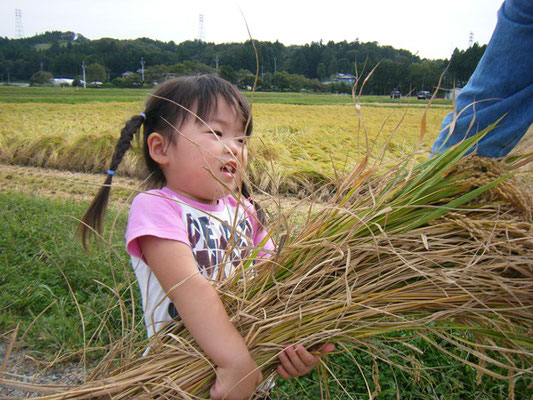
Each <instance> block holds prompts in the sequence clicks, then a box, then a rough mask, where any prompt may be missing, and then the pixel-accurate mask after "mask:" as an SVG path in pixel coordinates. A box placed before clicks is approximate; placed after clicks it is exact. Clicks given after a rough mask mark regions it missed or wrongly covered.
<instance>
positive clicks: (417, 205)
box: [0, 139, 533, 400]
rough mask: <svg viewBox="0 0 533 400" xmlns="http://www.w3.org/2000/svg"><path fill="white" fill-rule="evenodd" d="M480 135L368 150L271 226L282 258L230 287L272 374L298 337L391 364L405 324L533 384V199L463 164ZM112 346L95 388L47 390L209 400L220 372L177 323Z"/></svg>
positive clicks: (506, 177)
mask: <svg viewBox="0 0 533 400" xmlns="http://www.w3.org/2000/svg"><path fill="white" fill-rule="evenodd" d="M473 140H474V139H468V140H466V141H465V142H464V143H462V144H461V145H460V146H458V147H456V148H454V149H452V150H451V151H448V152H446V153H443V154H441V155H439V156H438V157H435V158H433V159H430V160H426V161H424V162H422V163H419V164H417V165H416V166H415V167H413V168H410V167H409V165H411V161H412V160H411V159H410V158H409V157H406V158H404V159H402V160H400V162H398V163H397V164H395V165H394V166H393V167H389V168H387V170H386V171H382V170H380V169H379V168H374V167H372V166H371V164H368V163H367V161H368V160H365V159H363V161H362V162H361V164H359V166H358V167H357V168H356V169H355V170H353V171H352V173H351V174H350V176H349V177H348V178H347V179H346V180H344V181H343V182H342V184H341V185H340V186H339V187H338V188H337V191H336V193H337V194H336V196H335V197H334V199H332V200H331V202H330V204H329V205H328V206H326V207H325V208H324V209H323V210H322V212H321V213H320V214H318V215H316V216H315V218H314V219H313V220H311V221H309V222H308V223H307V224H306V226H305V227H304V228H303V229H302V230H301V231H299V232H293V231H292V229H291V226H290V225H287V226H285V225H284V224H283V220H281V221H280V223H279V224H278V225H275V226H274V228H273V230H277V231H280V230H284V231H285V233H286V236H285V237H286V240H284V241H281V242H280V244H279V247H280V248H279V251H278V253H277V254H275V255H274V256H273V257H272V258H271V259H270V260H267V261H266V262H265V263H263V264H258V265H253V263H252V262H251V261H245V262H244V263H243V264H242V268H238V269H237V270H236V273H235V276H233V277H230V278H229V279H228V280H226V281H224V282H223V284H222V285H221V286H220V287H219V288H218V289H219V290H220V296H221V298H222V299H223V301H224V304H225V307H226V309H227V310H228V313H229V315H230V316H231V319H232V322H233V323H234V324H235V326H236V327H237V328H238V329H239V330H240V332H241V333H242V335H243V337H244V338H245V340H246V343H247V345H248V347H249V348H250V351H251V353H252V355H253V356H254V358H255V359H256V361H257V362H258V364H259V365H260V366H261V368H262V369H263V371H264V375H265V377H266V376H268V375H270V374H271V373H273V371H274V368H275V364H276V359H277V355H278V354H279V352H280V351H281V350H282V349H283V348H284V346H285V345H287V344H289V343H301V344H303V345H305V346H308V347H309V346H313V345H317V344H320V343H325V342H331V341H335V342H337V343H340V345H339V346H340V347H341V348H342V347H343V346H344V345H345V344H351V345H354V346H356V347H357V348H359V349H360V350H361V351H367V352H369V353H370V354H372V355H373V356H374V357H376V358H380V359H383V360H389V359H390V356H391V353H392V352H393V350H392V349H390V348H389V346H388V343H390V342H389V341H388V340H389V338H390V336H389V335H392V334H394V333H395V332H398V331H403V332H410V333H411V334H412V335H413V336H417V337H419V338H422V339H423V340H425V341H426V342H427V343H429V344H431V345H433V346H436V347H437V348H438V349H439V350H440V351H442V353H444V354H447V355H448V356H450V357H453V358H457V359H460V360H461V361H462V362H464V363H466V364H467V365H470V366H472V367H474V368H476V369H477V370H478V371H480V373H481V374H488V375H491V376H493V377H496V378H500V379H502V380H507V381H508V382H509V387H510V392H511V393H512V387H513V385H514V382H515V380H516V379H519V378H520V379H522V378H525V379H529V380H531V362H532V359H533V353H532V350H533V338H532V336H531V324H532V321H533V312H532V311H533V265H532V263H531V260H532V259H533V241H532V233H533V221H532V216H531V213H530V210H531V209H532V207H533V203H532V199H531V197H530V196H528V195H527V193H523V192H521V191H520V190H518V189H517V188H516V182H514V181H513V178H512V176H511V175H512V171H513V167H514V165H512V164H507V163H505V162H500V163H498V162H496V161H482V162H476V161H475V159H471V158H468V159H462V156H463V155H464V152H465V151H466V149H468V148H469V147H470V146H471V145H472V144H473ZM252 258H253V254H252ZM390 340H393V341H395V342H396V343H397V344H398V342H399V343H405V346H406V347H408V348H409V347H412V346H413V345H412V344H411V343H410V342H409V341H408V340H407V339H405V342H404V341H403V340H399V339H398V338H397V337H396V338H390ZM456 349H459V350H462V351H465V352H467V354H468V356H467V357H466V358H464V359H461V358H460V357H459V356H458V355H457V352H456V351H455V350H456ZM115 350H116V351H117V353H113V352H110V357H109V358H107V359H106V360H104V361H103V362H102V364H101V365H100V368H98V369H97V370H96V372H95V374H94V375H93V376H92V377H91V380H90V381H89V382H87V383H86V384H85V385H82V386H80V387H77V388H64V389H63V390H61V389H60V388H55V390H57V391H58V392H60V393H58V394H52V395H49V396H46V397H43V399H49V400H52V399H82V398H95V397H98V396H103V395H112V397H113V398H115V399H131V398H145V399H156V398H176V397H178V398H181V397H183V398H205V396H207V394H208V391H209V387H210V385H211V384H212V382H213V379H214V369H213V366H212V365H210V363H209V361H208V360H207V359H206V357H205V355H204V354H203V353H202V351H201V350H200V349H199V348H198V347H197V345H196V343H195V342H194V340H193V338H192V337H191V336H190V335H189V333H188V331H187V330H185V329H182V326H181V325H180V324H177V325H175V326H171V327H169V330H168V332H166V334H165V335H162V337H161V338H155V339H154V340H153V341H152V343H151V351H150V353H149V354H148V355H147V356H145V357H143V358H139V357H138V356H139V353H138V352H137V353H135V352H133V353H130V354H129V355H128V356H130V357H131V358H130V359H129V360H126V361H125V362H123V363H122V365H121V366H120V367H118V368H117V367H116V366H115V363H116V360H118V359H122V358H121V357H119V356H121V355H123V352H124V351H126V350H127V349H125V348H118V349H115ZM121 351H122V352H121ZM398 353H399V352H396V355H398ZM404 361H405V363H403V364H402V365H399V367H400V368H402V369H404V370H409V369H410V368H409V365H410V364H412V361H413V360H408V359H407V358H406V359H405V360H404ZM0 382H1V383H4V384H6V383H7V384H9V382H6V381H5V380H3V381H0ZM19 387H20V385H19ZM32 389H34V390H35V388H32ZM368 391H369V396H370V397H372V395H371V389H370V387H369V390H368ZM378 391H379V390H378Z"/></svg>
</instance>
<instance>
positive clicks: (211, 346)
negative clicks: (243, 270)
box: [138, 236, 262, 400]
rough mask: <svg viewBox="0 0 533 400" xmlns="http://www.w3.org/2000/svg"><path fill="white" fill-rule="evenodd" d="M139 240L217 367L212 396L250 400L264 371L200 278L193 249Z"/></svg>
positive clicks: (174, 243)
mask: <svg viewBox="0 0 533 400" xmlns="http://www.w3.org/2000/svg"><path fill="white" fill-rule="evenodd" d="M138 240H139V246H140V248H141V250H142V254H143V255H144V257H145V259H146V262H147V264H148V265H149V266H150V269H151V270H152V271H153V272H154V274H155V276H156V277H157V279H158V281H159V283H160V284H161V287H162V288H163V290H164V291H165V293H168V296H169V298H170V299H171V300H172V302H173V303H174V305H175V306H176V309H177V310H178V313H179V315H180V317H181V318H182V320H183V322H184V324H185V326H186V327H187V329H188V330H189V331H190V332H191V335H192V336H193V337H194V339H195V340H196V341H197V343H198V345H199V346H200V347H201V348H202V349H203V350H204V352H205V353H206V354H207V356H208V357H209V358H210V359H211V360H212V361H213V362H214V363H215V364H216V366H217V378H216V381H215V384H214V385H213V387H212V388H211V397H212V398H213V399H221V398H224V399H228V400H230V399H248V398H249V397H250V396H251V394H252V393H253V392H254V390H255V388H256V386H257V385H258V384H259V383H260V382H261V380H262V376H261V372H260V370H259V368H258V366H257V364H256V363H255V361H254V360H253V359H252V357H251V356H250V353H249V352H248V349H247V347H246V345H245V343H244V340H243V338H242V336H241V335H240V334H239V332H238V331H237V330H236V329H235V327H234V326H233V324H232V323H231V322H230V320H229V317H228V314H227V313H226V310H225V309H224V306H223V304H222V301H221V300H220V298H219V297H218V294H217V292H216V290H215V289H214V288H213V286H212V285H211V283H210V282H209V281H208V280H207V279H206V278H204V277H203V276H202V275H201V274H200V273H199V271H198V267H197V264H196V260H195V259H194V256H193V254H192V252H191V249H190V248H189V246H187V245H186V244H184V243H181V242H178V241H175V240H166V239H160V238H157V237H154V236H143V237H140V238H139V239H138ZM173 288H174V289H173Z"/></svg>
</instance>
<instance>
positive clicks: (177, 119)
mask: <svg viewBox="0 0 533 400" xmlns="http://www.w3.org/2000/svg"><path fill="white" fill-rule="evenodd" d="M141 126H142V127H143V133H144V137H143V151H144V159H145V162H146V166H147V169H148V171H149V172H150V174H151V175H150V179H151V183H152V184H153V187H156V188H157V189H154V190H150V191H147V192H145V193H141V194H139V195H137V196H136V197H135V199H134V200H133V203H132V205H131V210H130V216H129V220H128V227H127V232H126V246H127V251H128V253H129V254H130V255H131V259H132V263H133V268H134V270H135V274H136V276H137V279H138V281H139V286H140V289H141V295H142V302H143V310H144V317H145V322H146V327H147V331H148V335H149V336H151V335H153V334H155V333H157V332H158V331H160V330H161V329H162V328H163V327H164V326H165V325H167V324H168V323H169V322H170V321H172V320H173V319H174V318H176V317H178V316H179V318H181V319H182V321H183V322H184V324H185V326H186V327H187V329H188V330H189V331H190V332H191V334H192V336H193V337H194V339H195V340H196V341H197V343H198V344H199V346H200V347H201V348H202V349H203V350H204V352H205V353H206V354H207V355H208V357H209V358H210V359H211V360H212V361H213V362H214V363H215V365H216V366H217V370H216V375H217V378H216V381H215V383H214V385H213V386H212V388H211V398H213V399H222V398H224V399H248V398H249V397H250V396H251V395H252V393H253V392H254V390H255V388H256V387H257V385H258V384H259V383H260V382H261V380H262V376H261V372H260V370H259V368H258V366H257V364H256V363H255V361H254V360H253V359H252V357H251V356H250V353H249V352H248V349H247V348H246V345H245V343H244V340H243V338H242V337H241V335H240V334H239V333H238V331H237V330H236V329H235V327H234V326H233V325H232V323H231V322H230V321H229V317H228V315H227V313H226V310H225V309H224V306H223V304H222V302H221V300H220V298H219V297H218V295H217V292H216V290H215V288H214V287H213V286H212V284H213V283H215V284H216V281H219V280H221V279H224V278H225V277H227V276H228V274H230V273H231V272H232V269H233V268H234V266H235V265H238V264H239V261H240V260H242V259H246V258H247V257H249V255H250V253H251V249H253V248H254V247H257V246H258V245H260V243H261V242H262V241H264V240H263V239H264V238H265V236H266V232H265V230H264V229H263V227H262V221H263V214H262V212H261V210H260V209H259V207H254V205H253V203H252V201H251V199H250V196H249V194H248V191H247V189H246V186H245V184H244V182H243V180H242V174H243V171H244V170H245V168H246V165H247V149H246V142H247V138H248V137H249V136H250V135H251V132H252V118H251V114H250V108H249V105H248V103H247V101H246V99H245V98H244V97H243V96H242V94H241V93H240V92H239V91H238V90H237V88H236V87H234V86H233V85H231V84H230V83H228V82H227V81H225V80H223V79H221V78H218V77H216V76H209V75H203V76H194V77H183V78H178V79H174V80H169V81H166V82H164V83H163V84H162V85H160V86H159V87H158V88H157V89H156V91H155V93H154V95H153V96H151V97H150V99H149V100H148V102H147V104H146V108H145V110H144V112H143V113H141V114H140V115H136V116H134V117H132V118H131V119H130V120H129V121H128V122H126V125H125V127H124V128H123V129H122V134H121V137H120V139H119V141H118V143H117V145H116V147H115V152H114V154H113V158H112V160H111V163H110V167H109V171H108V175H107V179H106V181H105V183H104V186H103V187H102V188H101V189H100V191H99V193H98V194H97V196H96V197H95V199H94V200H93V202H92V204H91V206H90V207H89V209H88V211H87V213H86V214H85V216H84V218H83V220H82V221H83V224H82V225H81V234H82V241H83V244H84V246H86V245H87V239H88V234H89V233H90V232H91V229H90V228H94V229H95V230H96V231H97V232H99V231H100V229H101V225H102V217H103V214H104V212H105V208H106V205H107V200H108V197H109V190H110V185H111V182H112V178H113V175H114V173H115V171H116V169H117V167H118V165H119V164H120V162H121V160H122V158H123V156H124V153H125V152H126V151H127V150H128V149H129V147H130V144H131V140H132V138H133V135H134V134H135V133H136V132H137V131H138V130H139V129H140V128H141ZM262 247H263V248H264V249H265V252H263V253H262V254H260V256H266V252H268V251H269V250H273V245H272V242H271V241H267V242H266V244H265V243H263V245H262ZM198 271H199V272H200V273H198ZM328 350H329V351H331V348H330V347H327V346H326V347H325V348H323V350H322V351H328ZM279 358H280V364H279V366H278V373H279V375H280V376H281V377H283V378H290V377H293V376H302V375H305V374H306V373H308V372H310V371H311V370H312V369H313V368H314V366H315V365H316V364H317V363H318V358H317V357H315V356H314V355H312V354H311V353H309V352H308V351H307V350H306V349H304V348H303V347H302V346H289V347H287V348H286V349H285V350H284V351H283V352H282V353H281V354H280V357H279Z"/></svg>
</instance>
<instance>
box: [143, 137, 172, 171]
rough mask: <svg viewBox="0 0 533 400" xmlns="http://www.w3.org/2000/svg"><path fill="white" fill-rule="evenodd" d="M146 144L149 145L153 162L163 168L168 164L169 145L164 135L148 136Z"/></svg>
mask: <svg viewBox="0 0 533 400" xmlns="http://www.w3.org/2000/svg"><path fill="white" fill-rule="evenodd" d="M146 144H147V145H148V150H149V152H150V157H151V158H152V160H154V161H155V162H156V163H158V164H159V165H161V166H163V165H166V164H168V156H167V148H168V145H167V141H166V140H165V137H164V136H163V135H161V134H160V133H157V132H153V133H151V134H150V136H148V140H147V142H146Z"/></svg>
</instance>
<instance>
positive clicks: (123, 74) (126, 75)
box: [122, 71, 135, 78]
mask: <svg viewBox="0 0 533 400" xmlns="http://www.w3.org/2000/svg"><path fill="white" fill-rule="evenodd" d="M132 75H135V72H131V71H126V72H123V73H122V78H128V77H130V76H132Z"/></svg>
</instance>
